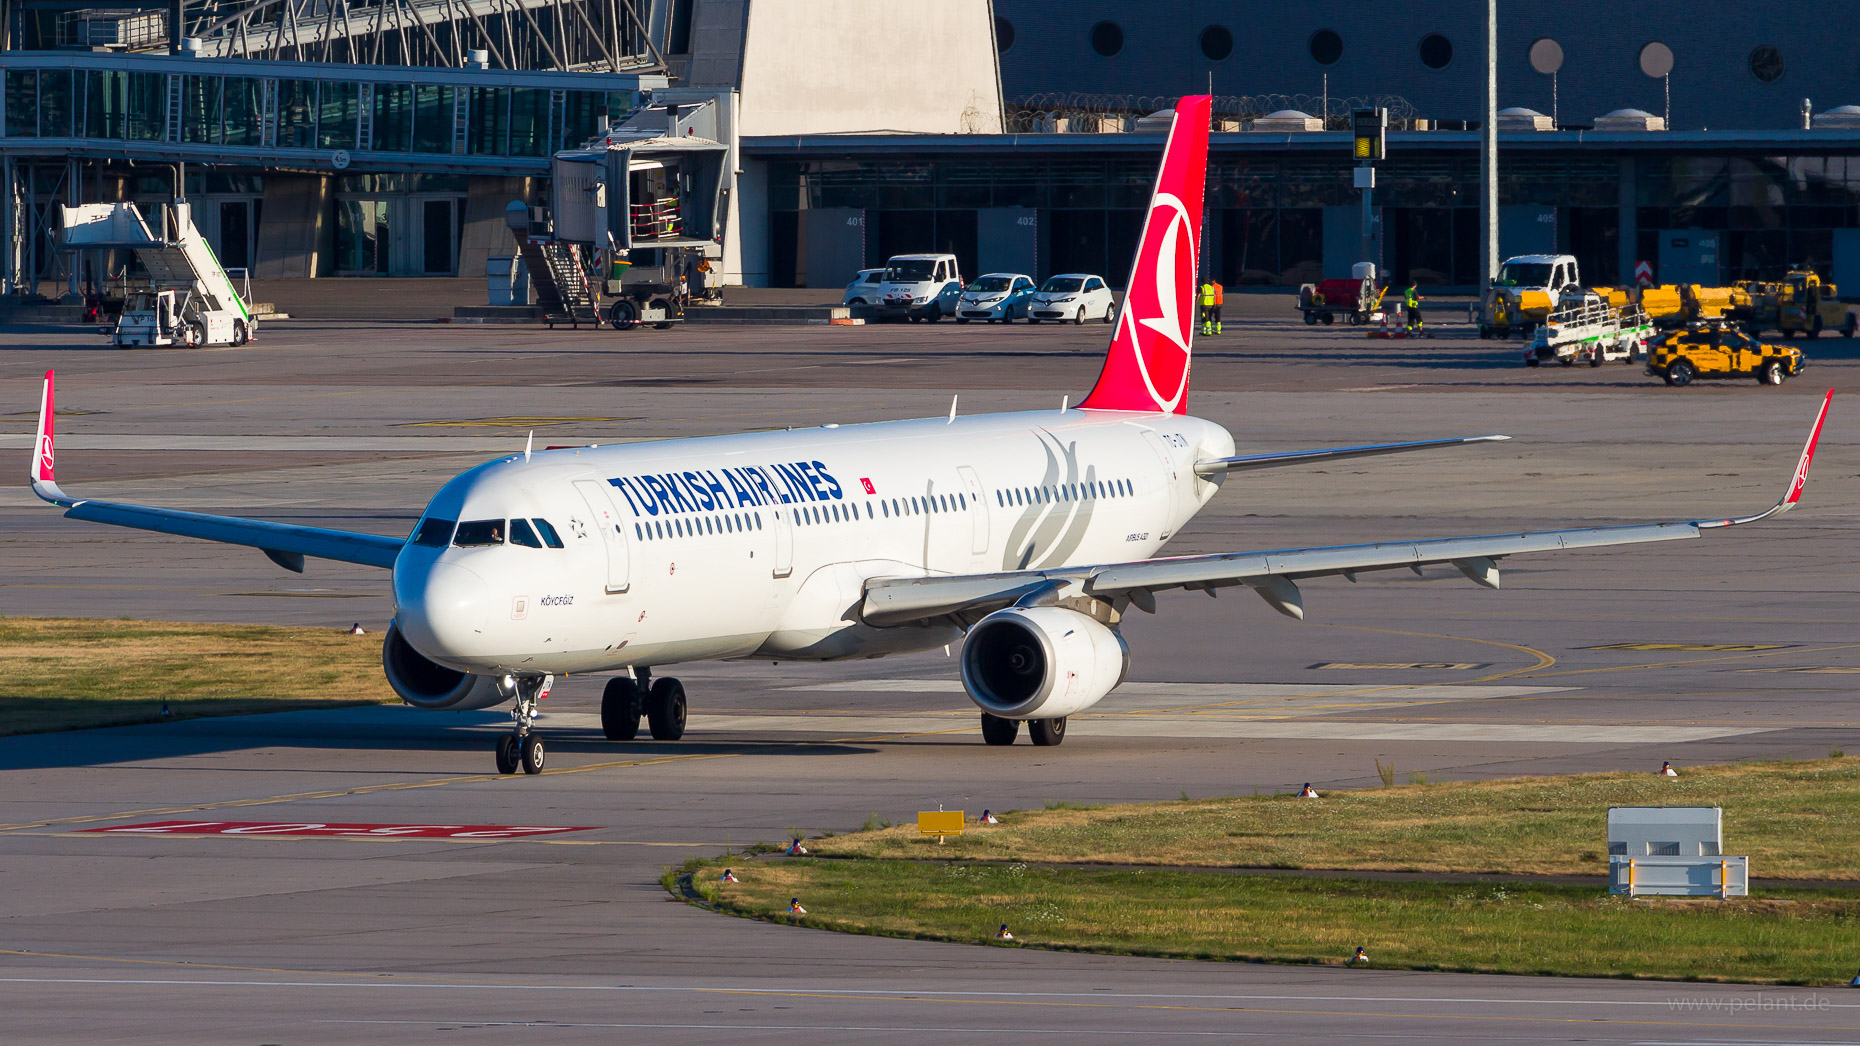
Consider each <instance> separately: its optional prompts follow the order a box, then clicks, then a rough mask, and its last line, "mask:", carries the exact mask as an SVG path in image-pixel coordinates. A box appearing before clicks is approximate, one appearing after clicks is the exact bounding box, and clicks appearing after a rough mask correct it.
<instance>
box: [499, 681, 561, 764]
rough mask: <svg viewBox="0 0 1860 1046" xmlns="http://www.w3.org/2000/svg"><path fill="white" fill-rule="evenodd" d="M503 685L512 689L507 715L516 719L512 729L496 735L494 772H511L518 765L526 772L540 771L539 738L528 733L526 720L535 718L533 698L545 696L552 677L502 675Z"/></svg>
mask: <svg viewBox="0 0 1860 1046" xmlns="http://www.w3.org/2000/svg"><path fill="white" fill-rule="evenodd" d="M504 679H505V681H506V683H505V685H507V686H508V687H509V688H510V689H513V690H515V691H516V699H517V700H516V705H515V706H513V707H512V708H511V709H510V718H511V719H513V720H515V721H516V724H517V726H516V729H515V730H514V731H513V732H511V733H508V734H505V735H504V736H503V737H500V738H498V739H497V772H498V773H500V774H514V773H516V772H517V771H518V770H519V769H521V770H522V771H523V772H524V773H526V774H540V773H542V772H543V743H542V738H540V737H537V736H536V735H535V734H532V733H530V724H531V723H533V722H534V721H535V719H536V702H538V701H540V700H542V699H543V698H545V697H547V696H549V688H550V687H551V686H554V685H555V677H554V676H552V675H544V676H522V677H517V676H505V677H504Z"/></svg>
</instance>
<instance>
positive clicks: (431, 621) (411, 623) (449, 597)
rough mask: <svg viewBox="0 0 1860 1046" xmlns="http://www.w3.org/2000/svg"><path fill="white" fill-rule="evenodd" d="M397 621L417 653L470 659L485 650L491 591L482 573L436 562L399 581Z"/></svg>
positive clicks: (397, 588)
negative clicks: (481, 575)
mask: <svg viewBox="0 0 1860 1046" xmlns="http://www.w3.org/2000/svg"><path fill="white" fill-rule="evenodd" d="M394 603H395V620H396V621H397V622H398V623H399V625H400V631H401V635H403V636H405V637H406V638H407V642H409V643H412V644H413V648H414V649H415V650H418V651H420V652H421V653H423V654H425V655H427V656H428V657H433V658H466V657H470V656H471V655H472V654H474V653H477V652H478V651H479V650H480V649H482V648H483V646H484V641H485V636H484V624H485V620H486V618H487V617H488V616H489V611H490V606H491V589H490V586H488V585H486V584H485V583H484V579H483V578H481V577H479V576H478V575H477V574H475V573H473V572H471V571H470V570H467V569H465V568H464V567H461V566H458V565H456V564H452V563H434V564H432V565H431V566H429V567H427V568H426V569H425V570H424V571H422V572H419V573H418V574H416V575H414V576H411V577H407V578H404V579H403V578H402V577H400V576H399V574H398V573H397V574H396V576H395V578H394Z"/></svg>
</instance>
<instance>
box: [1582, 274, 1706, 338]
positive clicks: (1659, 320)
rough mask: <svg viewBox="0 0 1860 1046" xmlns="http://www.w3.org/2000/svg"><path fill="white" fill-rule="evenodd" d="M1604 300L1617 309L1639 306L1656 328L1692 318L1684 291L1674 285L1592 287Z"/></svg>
mask: <svg viewBox="0 0 1860 1046" xmlns="http://www.w3.org/2000/svg"><path fill="white" fill-rule="evenodd" d="M1589 289H1590V290H1592V291H1594V292H1595V293H1596V294H1599V295H1601V297H1602V300H1604V301H1606V302H1607V303H1608V304H1609V305H1612V306H1613V307H1615V308H1617V309H1625V308H1627V307H1628V306H1629V305H1639V306H1640V309H1641V311H1642V312H1644V313H1646V314H1647V321H1648V322H1649V323H1652V324H1653V325H1654V326H1656V327H1662V328H1665V327H1676V326H1678V325H1680V324H1682V323H1684V322H1686V320H1687V319H1689V318H1690V317H1688V316H1687V314H1686V303H1685V294H1684V290H1683V288H1681V287H1676V286H1674V285H1673V284H1670V283H1667V284H1662V285H1661V286H1658V287H1591V288H1589Z"/></svg>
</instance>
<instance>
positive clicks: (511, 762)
mask: <svg viewBox="0 0 1860 1046" xmlns="http://www.w3.org/2000/svg"><path fill="white" fill-rule="evenodd" d="M521 761H522V755H521V754H520V753H518V751H517V735H515V734H505V735H504V736H502V737H500V738H498V739H497V772H498V773H500V774H514V773H516V772H517V767H518V764H519V763H520V762H521Z"/></svg>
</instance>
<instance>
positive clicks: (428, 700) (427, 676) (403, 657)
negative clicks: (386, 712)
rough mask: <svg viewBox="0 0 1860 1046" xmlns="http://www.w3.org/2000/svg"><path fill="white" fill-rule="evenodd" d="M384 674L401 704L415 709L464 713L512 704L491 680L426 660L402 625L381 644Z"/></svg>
mask: <svg viewBox="0 0 1860 1046" xmlns="http://www.w3.org/2000/svg"><path fill="white" fill-rule="evenodd" d="M381 671H382V672H383V673H385V674H386V675H387V681H388V685H389V686H391V687H393V688H394V692H395V693H397V694H399V695H400V696H401V700H403V701H405V702H407V703H408V704H410V705H412V706H414V707H415V708H425V709H428V710H431V711H439V710H442V709H443V710H449V711H461V712H462V711H465V710H467V709H472V708H489V707H491V706H492V705H495V704H498V703H499V702H502V701H507V700H509V696H508V695H506V694H502V693H499V692H498V689H497V683H496V682H494V681H493V680H492V678H491V677H490V676H477V675H472V674H470V673H469V672H460V671H457V670H455V669H451V668H447V667H446V666H444V665H440V664H435V663H433V662H432V661H429V660H427V659H426V655H424V654H422V653H420V652H419V651H418V650H415V649H414V648H413V645H412V644H410V643H408V642H407V640H406V637H404V636H402V635H401V634H400V626H399V625H389V626H388V630H387V638H386V639H384V640H382V641H381Z"/></svg>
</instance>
